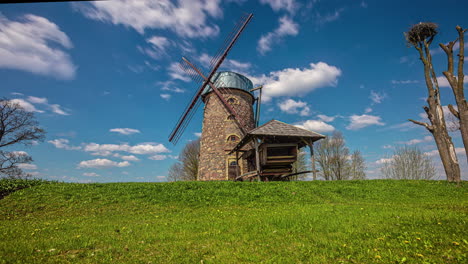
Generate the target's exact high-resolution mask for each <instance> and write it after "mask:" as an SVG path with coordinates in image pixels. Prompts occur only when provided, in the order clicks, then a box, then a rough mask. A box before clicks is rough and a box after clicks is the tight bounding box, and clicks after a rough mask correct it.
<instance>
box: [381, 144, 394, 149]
mask: <svg viewBox="0 0 468 264" xmlns="http://www.w3.org/2000/svg"><path fill="white" fill-rule="evenodd" d="M382 148H383V149H393V146H392V145H383V146H382Z"/></svg>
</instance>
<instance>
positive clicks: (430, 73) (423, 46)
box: [405, 23, 460, 182]
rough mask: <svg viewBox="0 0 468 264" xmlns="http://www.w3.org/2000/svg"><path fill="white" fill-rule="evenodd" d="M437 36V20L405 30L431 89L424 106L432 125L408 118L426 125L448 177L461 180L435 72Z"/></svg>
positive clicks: (457, 180)
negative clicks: (432, 50) (433, 52)
mask: <svg viewBox="0 0 468 264" xmlns="http://www.w3.org/2000/svg"><path fill="white" fill-rule="evenodd" d="M435 35H437V25H436V24H434V23H419V24H416V25H414V26H412V27H411V29H410V30H409V31H408V32H406V33H405V37H406V40H407V42H408V44H410V45H412V46H413V47H414V48H415V49H416V50H417V51H418V52H419V58H420V59H421V61H422V63H423V65H424V77H425V80H426V86H427V91H428V97H427V104H428V105H429V106H424V107H423V109H424V111H425V112H426V114H427V117H428V119H429V121H430V123H431V124H428V123H425V122H420V121H415V120H413V119H409V121H411V122H413V123H415V124H417V125H421V126H424V127H425V128H426V129H427V130H428V131H429V132H430V133H431V134H432V135H433V137H434V140H435V142H436V145H437V149H438V151H439V155H440V158H441V160H442V164H443V166H444V169H445V173H446V175H447V180H448V181H456V182H459V181H460V166H459V164H458V159H457V155H456V153H455V147H454V146H453V142H452V138H451V137H450V136H449V134H448V132H447V127H446V124H445V118H444V111H443V109H442V105H441V103H440V93H439V84H438V82H437V76H436V74H435V72H434V68H433V65H432V57H431V53H430V49H429V46H430V45H431V43H432V41H433V40H434V37H435Z"/></svg>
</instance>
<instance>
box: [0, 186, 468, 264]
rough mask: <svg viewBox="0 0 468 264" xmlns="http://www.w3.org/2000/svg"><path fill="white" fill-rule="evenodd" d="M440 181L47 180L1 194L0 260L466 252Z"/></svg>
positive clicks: (355, 259)
mask: <svg viewBox="0 0 468 264" xmlns="http://www.w3.org/2000/svg"><path fill="white" fill-rule="evenodd" d="M467 198H468V196H467V188H466V187H464V186H462V187H456V186H455V185H452V184H448V183H446V182H441V181H389V180H373V181H343V182H322V181H315V182H271V183H242V182H177V183H108V184H72V183H50V184H40V185H37V186H34V187H31V188H26V189H22V190H18V191H16V192H14V193H12V194H10V195H8V196H6V197H4V198H3V199H2V200H0V212H1V213H0V237H1V239H0V263H61V262H64V263H65V262H79V263H258V262H266V263H466V262H467V261H468V256H467V252H468V241H467V240H468V237H467V234H468V226H467V219H468V217H467V213H468V207H467V204H468V199H467Z"/></svg>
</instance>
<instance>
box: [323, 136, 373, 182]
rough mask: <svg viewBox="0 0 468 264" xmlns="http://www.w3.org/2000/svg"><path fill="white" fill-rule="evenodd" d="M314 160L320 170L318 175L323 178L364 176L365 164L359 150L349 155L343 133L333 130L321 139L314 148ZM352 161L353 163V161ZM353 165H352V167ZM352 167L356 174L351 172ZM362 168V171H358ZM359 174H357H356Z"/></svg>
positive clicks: (342, 178) (346, 178) (340, 178)
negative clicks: (330, 134) (329, 135)
mask: <svg viewBox="0 0 468 264" xmlns="http://www.w3.org/2000/svg"><path fill="white" fill-rule="evenodd" d="M315 155H316V162H317V165H318V167H319V170H320V175H321V176H322V177H323V178H324V179H325V180H327V181H328V180H348V179H350V178H351V179H352V178H354V177H355V176H356V177H360V178H365V174H364V177H363V176H362V173H364V169H365V164H364V159H362V156H361V154H360V152H359V151H358V152H355V153H354V159H355V160H353V155H351V159H350V155H349V149H348V148H347V147H346V144H345V140H344V138H343V134H341V133H340V132H338V131H335V132H334V133H333V135H332V136H331V137H327V138H325V139H322V140H321V141H320V142H318V143H317V147H316V148H315ZM353 162H354V163H353ZM352 166H354V167H352ZM352 168H354V170H355V172H356V174H352ZM361 170H362V173H360V172H359V171H361ZM357 175H359V176H357Z"/></svg>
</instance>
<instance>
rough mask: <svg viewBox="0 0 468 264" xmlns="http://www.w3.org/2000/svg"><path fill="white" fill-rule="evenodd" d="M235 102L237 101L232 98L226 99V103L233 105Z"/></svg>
mask: <svg viewBox="0 0 468 264" xmlns="http://www.w3.org/2000/svg"><path fill="white" fill-rule="evenodd" d="M236 101H237V100H236V98H234V97H231V98H229V99H227V102H228V103H230V104H235V103H236Z"/></svg>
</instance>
